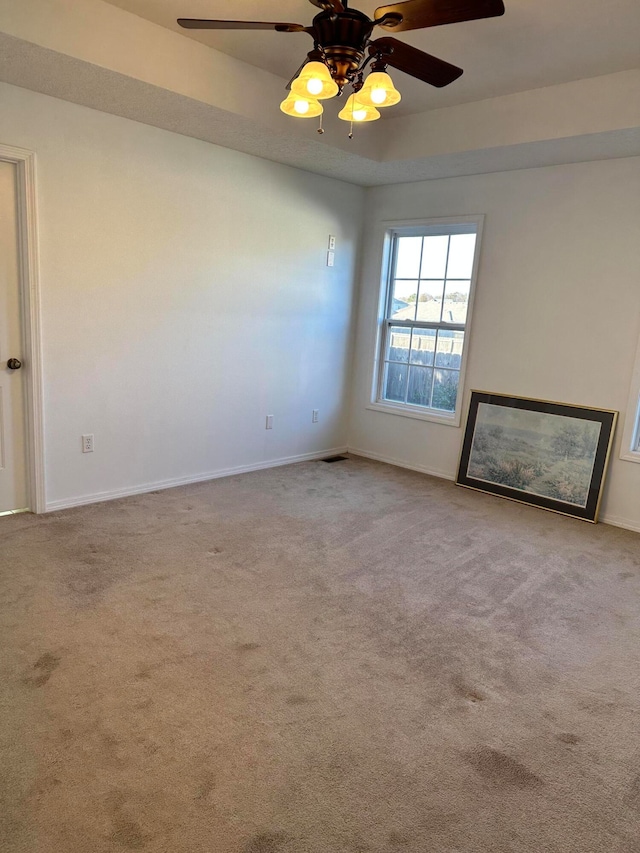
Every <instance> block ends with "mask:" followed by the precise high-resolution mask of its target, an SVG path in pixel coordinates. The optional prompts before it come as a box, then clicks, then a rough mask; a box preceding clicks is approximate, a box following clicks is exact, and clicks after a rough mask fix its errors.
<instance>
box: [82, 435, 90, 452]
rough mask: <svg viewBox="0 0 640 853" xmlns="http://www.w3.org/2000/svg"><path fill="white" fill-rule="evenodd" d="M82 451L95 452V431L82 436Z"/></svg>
mask: <svg viewBox="0 0 640 853" xmlns="http://www.w3.org/2000/svg"><path fill="white" fill-rule="evenodd" d="M82 452H83V453H93V433H91V434H90V435H83V436H82Z"/></svg>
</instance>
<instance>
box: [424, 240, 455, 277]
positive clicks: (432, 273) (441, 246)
mask: <svg viewBox="0 0 640 853" xmlns="http://www.w3.org/2000/svg"><path fill="white" fill-rule="evenodd" d="M448 247H449V237H448V236H447V235H446V234H445V235H443V236H440V237H425V238H424V248H423V250H422V268H421V270H420V278H444V276H445V270H446V268H447V249H448Z"/></svg>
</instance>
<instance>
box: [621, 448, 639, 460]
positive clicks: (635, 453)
mask: <svg viewBox="0 0 640 853" xmlns="http://www.w3.org/2000/svg"><path fill="white" fill-rule="evenodd" d="M620 459H624V461H625V462H640V450H625V451H624V452H623V453H621V454H620Z"/></svg>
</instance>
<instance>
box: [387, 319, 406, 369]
mask: <svg viewBox="0 0 640 853" xmlns="http://www.w3.org/2000/svg"><path fill="white" fill-rule="evenodd" d="M410 346H411V329H403V328H402V326H399V327H398V326H391V328H390V329H389V349H388V350H387V359H388V360H389V361H405V362H406V361H409V347H410Z"/></svg>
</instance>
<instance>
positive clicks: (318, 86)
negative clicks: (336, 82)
mask: <svg viewBox="0 0 640 853" xmlns="http://www.w3.org/2000/svg"><path fill="white" fill-rule="evenodd" d="M322 89H323V83H322V80H319V79H318V78H317V77H312V78H311V80H308V81H307V92H309V94H310V95H319V94H320V92H322Z"/></svg>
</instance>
